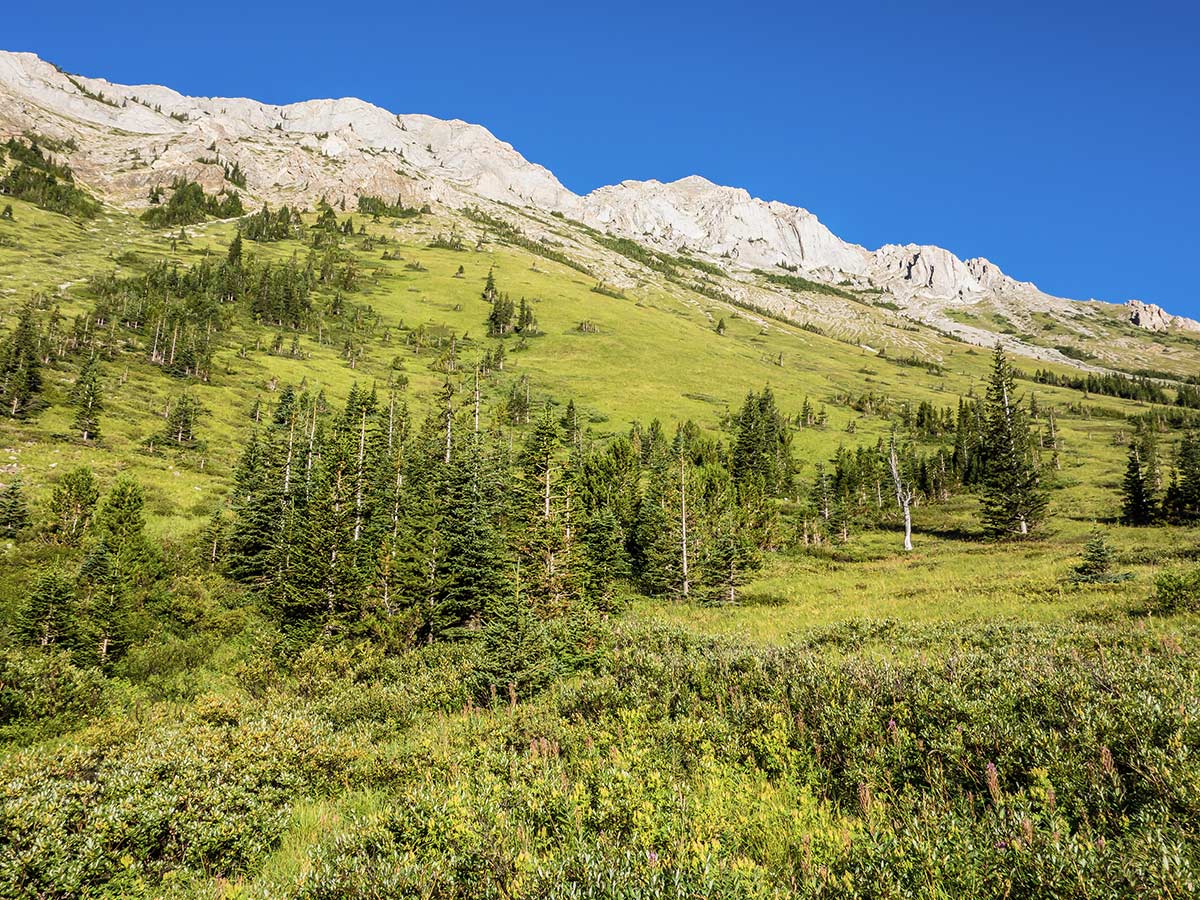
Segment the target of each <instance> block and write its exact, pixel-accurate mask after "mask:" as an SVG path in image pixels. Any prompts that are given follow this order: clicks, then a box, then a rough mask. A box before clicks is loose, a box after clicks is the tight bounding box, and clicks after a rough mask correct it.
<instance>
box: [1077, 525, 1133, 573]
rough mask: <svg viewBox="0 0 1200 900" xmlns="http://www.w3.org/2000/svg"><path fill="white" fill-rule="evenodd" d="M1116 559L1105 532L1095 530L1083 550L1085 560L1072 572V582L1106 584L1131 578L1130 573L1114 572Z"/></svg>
mask: <svg viewBox="0 0 1200 900" xmlns="http://www.w3.org/2000/svg"><path fill="white" fill-rule="evenodd" d="M1116 558H1117V555H1116V553H1115V552H1113V549H1112V547H1110V546H1109V544H1108V541H1107V540H1106V539H1105V537H1104V532H1103V531H1101V530H1100V529H1099V528H1095V529H1093V530H1092V534H1091V536H1090V537H1089V538H1088V542H1087V544H1086V545H1085V546H1084V548H1083V559H1082V560H1081V561H1080V562H1079V565H1077V566H1075V568H1074V569H1072V570H1071V581H1072V582H1074V583H1076V584H1105V583H1108V582H1113V581H1125V580H1126V579H1128V578H1131V577H1132V575H1130V574H1129V573H1120V574H1118V573H1114V572H1113V570H1112V569H1113V564H1114V563H1115V562H1116Z"/></svg>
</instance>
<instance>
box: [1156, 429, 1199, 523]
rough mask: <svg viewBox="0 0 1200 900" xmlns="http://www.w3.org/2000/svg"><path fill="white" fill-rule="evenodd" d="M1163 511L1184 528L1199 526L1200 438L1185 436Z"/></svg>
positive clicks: (1189, 433)
mask: <svg viewBox="0 0 1200 900" xmlns="http://www.w3.org/2000/svg"><path fill="white" fill-rule="evenodd" d="M1163 510H1164V512H1165V513H1166V515H1167V517H1168V518H1169V519H1170V520H1171V521H1172V522H1176V523H1178V524H1182V525H1190V524H1193V523H1195V522H1200V437H1197V435H1196V434H1195V433H1194V432H1191V431H1188V432H1185V433H1184V435H1183V437H1182V438H1180V440H1179V446H1178V447H1177V448H1176V451H1175V470H1174V472H1173V474H1172V478H1171V484H1170V486H1169V487H1168V489H1167V492H1166V496H1164V497H1163Z"/></svg>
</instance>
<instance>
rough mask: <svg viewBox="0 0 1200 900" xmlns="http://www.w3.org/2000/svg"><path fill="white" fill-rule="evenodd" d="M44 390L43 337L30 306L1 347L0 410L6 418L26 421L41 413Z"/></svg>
mask: <svg viewBox="0 0 1200 900" xmlns="http://www.w3.org/2000/svg"><path fill="white" fill-rule="evenodd" d="M41 390H42V354H41V335H40V333H39V332H38V328H37V323H36V322H35V320H34V306H33V304H32V303H27V304H25V306H24V307H22V309H21V315H20V317H19V318H18V319H17V327H16V329H15V330H14V331H13V333H12V334H10V335H9V336H8V337H7V338H5V340H4V341H3V343H0V406H2V408H3V410H4V412H5V414H6V415H8V416H10V417H12V418H23V417H25V416H28V415H30V414H31V413H33V412H34V411H35V410H36V409H37V406H38V395H39V394H40V393H41Z"/></svg>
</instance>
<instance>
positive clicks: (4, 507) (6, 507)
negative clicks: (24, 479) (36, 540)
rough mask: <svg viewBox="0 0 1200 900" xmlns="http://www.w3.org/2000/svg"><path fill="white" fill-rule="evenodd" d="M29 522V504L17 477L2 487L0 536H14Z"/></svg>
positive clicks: (0, 497)
mask: <svg viewBox="0 0 1200 900" xmlns="http://www.w3.org/2000/svg"><path fill="white" fill-rule="evenodd" d="M29 524H30V518H29V504H27V503H26V502H25V491H24V489H23V488H22V486H21V479H19V478H17V479H15V480H13V481H10V482H9V483H8V484H6V485H4V486H3V487H0V537H6V538H14V537H16V536H17V535H18V534H19V533H20V532H22V531H24V530H25V529H26V528H28V527H29Z"/></svg>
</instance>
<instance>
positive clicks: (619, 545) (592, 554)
mask: <svg viewBox="0 0 1200 900" xmlns="http://www.w3.org/2000/svg"><path fill="white" fill-rule="evenodd" d="M580 540H581V543H582V547H583V558H582V578H583V589H584V592H585V594H586V596H587V598H588V600H589V601H590V602H591V603H592V604H593V605H595V606H596V607H597V608H598V609H601V610H603V611H605V612H609V611H612V610H613V609H614V608H615V605H616V604H615V597H616V587H617V584H618V583H619V581H620V580H621V579H624V578H628V577H629V574H630V571H629V560H628V556H627V554H626V549H625V531H624V529H623V528H622V527H621V523H620V521H619V520H618V519H617V516H616V513H614V512H613V510H612V507H611V506H609V505H608V504H605V505H604V506H602V507H600V508H599V509H598V510H596V511H594V512H592V513H590V514H588V515H587V518H586V519H585V521H584V523H583V529H582V536H581V538H580Z"/></svg>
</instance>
